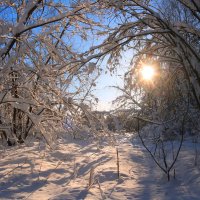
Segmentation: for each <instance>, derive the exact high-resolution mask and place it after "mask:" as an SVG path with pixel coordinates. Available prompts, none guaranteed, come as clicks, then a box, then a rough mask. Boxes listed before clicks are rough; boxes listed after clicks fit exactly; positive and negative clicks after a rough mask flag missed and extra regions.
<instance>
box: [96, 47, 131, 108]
mask: <svg viewBox="0 0 200 200" xmlns="http://www.w3.org/2000/svg"><path fill="white" fill-rule="evenodd" d="M132 56H133V50H129V51H127V52H123V54H122V59H121V61H120V65H119V67H118V68H117V70H116V72H115V73H114V74H112V75H111V74H110V73H109V72H108V73H106V74H105V72H103V73H102V74H101V75H100V77H99V78H98V79H97V84H96V85H97V86H96V88H95V91H94V92H93V93H94V94H95V95H96V96H97V97H98V99H99V102H98V105H97V106H96V109H98V110H101V111H108V110H112V109H113V105H112V101H113V100H115V99H116V97H118V96H119V95H120V94H121V92H120V91H119V90H117V89H115V88H112V87H111V86H119V87H122V86H123V76H124V73H125V72H127V70H128V68H129V67H130V61H131V59H132ZM102 64H103V65H104V66H102V67H103V68H104V69H105V68H106V61H105V62H103V63H102Z"/></svg>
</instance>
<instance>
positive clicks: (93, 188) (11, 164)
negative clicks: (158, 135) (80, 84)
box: [0, 135, 200, 200]
mask: <svg viewBox="0 0 200 200" xmlns="http://www.w3.org/2000/svg"><path fill="white" fill-rule="evenodd" d="M125 136H126V138H125ZM116 137H117V141H118V144H117V147H118V150H119V161H120V179H118V177H117V164H116V160H117V159H116V146H110V145H108V144H107V143H106V142H103V143H102V144H101V145H98V144H97V142H94V141H92V140H87V141H86V140H74V139H72V138H70V137H66V138H65V139H62V140H61V139H59V140H58V145H57V146H56V148H55V149H54V150H50V149H48V148H45V147H44V145H43V144H42V143H39V142H35V143H34V145H33V144H29V146H22V147H21V148H19V147H14V148H10V149H9V150H6V151H3V150H1V152H0V159H1V162H0V199H2V200H3V199H32V200H36V199H41V200H45V199H49V200H71V199H77V200H81V199H87V200H98V199H115V200H126V199H135V200H137V199H138V200H139V199H140V200H150V199H152V200H169V199H171V200H179V199H180V200H193V199H200V190H199V188H200V170H199V167H195V166H194V152H193V149H192V147H193V145H194V144H192V142H185V143H184V146H183V150H182V151H181V154H180V157H179V159H178V163H177V165H176V166H177V167H176V180H174V179H172V180H171V181H170V182H167V180H166V176H164V175H163V174H162V172H161V171H160V170H159V169H158V168H157V167H156V165H155V164H154V162H153V161H152V159H151V158H150V157H149V155H148V153H147V152H146V150H145V149H144V148H143V147H142V145H141V144H140V142H139V140H138V139H137V138H135V139H133V140H131V136H130V135H121V136H120V135H117V136H116ZM89 182H90V187H89Z"/></svg>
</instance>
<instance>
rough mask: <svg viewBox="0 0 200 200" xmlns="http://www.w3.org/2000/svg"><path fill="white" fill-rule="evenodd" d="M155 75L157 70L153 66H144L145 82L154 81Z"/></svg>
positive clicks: (142, 72)
mask: <svg viewBox="0 0 200 200" xmlns="http://www.w3.org/2000/svg"><path fill="white" fill-rule="evenodd" d="M154 75H155V69H154V68H153V67H152V66H148V65H146V66H143V67H142V69H141V76H142V78H143V79H144V80H147V81H148V80H152V78H153V77H154Z"/></svg>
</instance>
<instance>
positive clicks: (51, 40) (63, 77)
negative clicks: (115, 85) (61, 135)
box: [0, 0, 100, 145]
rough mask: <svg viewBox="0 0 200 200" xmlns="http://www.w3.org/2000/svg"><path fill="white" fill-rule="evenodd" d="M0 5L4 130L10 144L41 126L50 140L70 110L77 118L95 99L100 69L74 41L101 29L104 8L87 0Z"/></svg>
mask: <svg viewBox="0 0 200 200" xmlns="http://www.w3.org/2000/svg"><path fill="white" fill-rule="evenodd" d="M0 6H1V7H0V38H1V43H0V85H1V88H0V107H1V113H0V124H1V133H2V135H3V136H4V138H6V140H7V142H8V144H9V145H13V144H14V143H16V142H18V143H23V142H24V140H25V139H26V137H27V136H28V135H29V134H30V133H33V132H35V131H36V132H40V133H41V134H42V135H43V136H44V137H45V139H46V140H47V142H48V143H49V144H50V143H51V141H52V140H53V138H54V137H55V132H57V131H59V128H60V127H62V123H63V120H64V118H65V117H66V115H67V116H70V117H76V116H77V115H78V113H80V112H77V111H78V110H80V109H82V110H84V108H82V103H83V102H87V101H88V100H90V99H91V98H90V99H88V96H89V95H91V90H92V88H93V87H94V86H95V80H96V78H97V76H98V74H99V72H98V68H97V67H96V63H94V62H92V61H91V62H89V61H90V60H91V59H88V60H85V59H84V58H83V56H82V52H81V51H80V50H76V48H75V44H74V43H73V41H75V39H76V40H79V41H80V42H82V41H84V40H87V37H89V36H90V34H91V31H93V32H95V28H96V27H98V26H99V23H98V20H97V18H96V19H95V15H100V9H97V7H98V5H97V4H96V2H93V1H91V2H90V1H84V0H83V1H72V2H68V3H66V1H50V0H47V1H43V0H34V1H31V0H30V1H25V0H15V1H10V0H4V1H2V2H1V3H0ZM7 13H9V14H7ZM95 20H96V21H95ZM73 38H74V40H73ZM71 40H72V42H71ZM82 51H83V50H82ZM10 138H13V139H14V141H12V142H11V140H10Z"/></svg>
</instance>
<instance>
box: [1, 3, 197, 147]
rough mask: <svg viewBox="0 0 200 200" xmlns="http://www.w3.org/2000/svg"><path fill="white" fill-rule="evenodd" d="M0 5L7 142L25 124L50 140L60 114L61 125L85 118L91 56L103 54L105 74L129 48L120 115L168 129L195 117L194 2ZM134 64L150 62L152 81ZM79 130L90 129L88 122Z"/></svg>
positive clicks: (18, 136)
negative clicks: (121, 112) (123, 111)
mask: <svg viewBox="0 0 200 200" xmlns="http://www.w3.org/2000/svg"><path fill="white" fill-rule="evenodd" d="M0 6H1V9H0V39H1V43H0V48H1V51H0V57H1V60H0V72H1V73H0V83H1V88H0V107H1V111H0V128H1V135H2V137H5V138H6V140H7V142H8V144H11V143H12V142H11V141H10V140H9V138H14V139H15V142H19V143H20V142H23V141H24V140H25V138H26V137H27V136H28V135H29V133H32V132H34V131H35V132H37V131H39V132H40V133H42V134H43V136H44V137H45V138H46V139H47V141H48V142H50V141H51V140H52V139H53V137H54V135H55V134H54V133H55V132H56V131H57V130H59V128H60V127H61V123H63V121H64V120H65V121H66V118H67V123H68V127H70V126H71V125H72V124H76V125H77V126H79V125H80V126H81V121H82V119H83V124H85V121H84V120H85V119H86V121H88V120H89V121H91V118H93V117H95V116H93V114H92V112H90V111H89V110H90V109H88V108H89V107H88V105H89V100H91V98H88V97H89V96H91V91H92V88H93V87H95V80H96V78H97V77H98V75H99V74H100V71H101V69H100V67H98V66H99V64H100V62H101V60H103V58H105V57H106V56H108V57H109V59H108V65H109V66H110V70H111V71H112V70H113V69H114V68H116V67H119V63H120V59H121V56H122V52H126V51H127V50H129V49H134V55H133V59H132V62H131V63H130V66H131V67H130V71H128V72H127V73H126V74H125V78H124V88H118V89H120V90H121V91H122V92H123V95H122V96H120V97H119V98H118V99H117V101H118V105H119V110H123V109H124V110H126V113H127V114H126V118H127V119H130V120H132V119H134V118H137V119H139V120H142V121H145V122H146V123H147V122H150V123H153V124H157V125H158V126H162V128H163V129H167V130H168V129H170V131H172V130H173V131H174V132H176V130H177V132H181V131H180V128H181V127H182V122H183V121H184V129H186V128H188V129H189V127H191V126H193V124H194V123H195V124H197V122H198V119H199V108H200V68H199V63H200V48H199V46H200V45H199V43H200V29H199V28H200V27H199V23H200V2H199V0H192V1H185V0H170V1H161V0H159V1H149V0H123V1H121V0H109V1H107V0H98V1H89V0H80V1H69V2H67V3H66V2H65V1H61V0H60V1H50V0H46V1H44V0H34V1H23V0H15V1H14V0H13V1H11V0H4V1H2V2H1V3H0ZM99 37H100V38H101V39H100V41H98V42H97V41H96V40H97V39H98V38H99ZM83 41H85V43H84V42H83ZM75 43H76V44H77V43H80V44H85V46H81V45H80V48H77V46H76V45H75ZM144 63H148V64H152V65H154V66H155V68H156V72H157V77H155V80H153V81H152V82H149V83H145V82H144V81H142V80H141V79H140V76H139V71H140V67H141V65H142V64H144ZM96 100H98V99H96ZM83 113H84V118H83V117H82V116H83ZM185 116H187V117H185ZM183 118H184V120H183ZM185 118H187V120H186V119H185ZM69 119H70V120H69ZM93 121H94V120H93ZM194 121H195V122H194ZM192 123H193V124H192ZM86 127H87V128H88V127H89V128H94V129H95V125H94V124H92V123H91V122H90V123H89V125H88V122H87V126H86ZM71 128H72V129H73V127H71ZM195 128H196V130H198V127H195ZM166 137H167V136H166Z"/></svg>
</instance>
